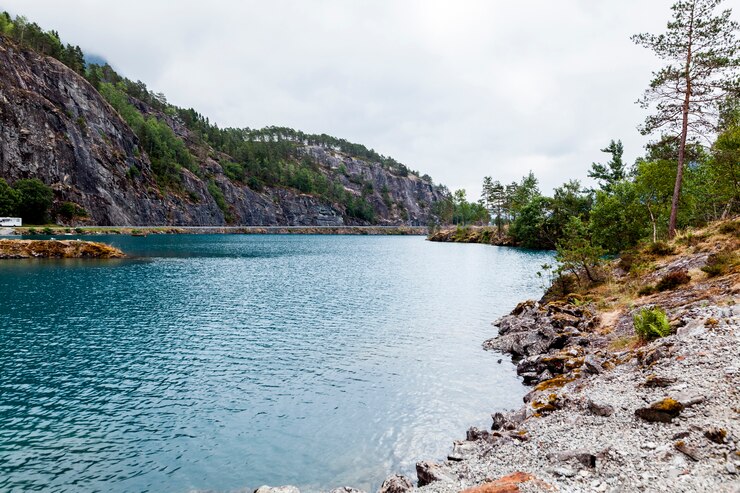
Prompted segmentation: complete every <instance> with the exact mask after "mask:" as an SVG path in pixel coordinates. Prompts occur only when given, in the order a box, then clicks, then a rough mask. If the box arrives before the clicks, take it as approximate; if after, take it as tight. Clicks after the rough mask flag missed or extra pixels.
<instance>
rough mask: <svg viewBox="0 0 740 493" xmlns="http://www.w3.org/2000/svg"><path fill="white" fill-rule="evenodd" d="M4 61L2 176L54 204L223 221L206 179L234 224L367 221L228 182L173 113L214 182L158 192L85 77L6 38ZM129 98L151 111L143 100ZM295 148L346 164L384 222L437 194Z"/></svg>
mask: <svg viewBox="0 0 740 493" xmlns="http://www.w3.org/2000/svg"><path fill="white" fill-rule="evenodd" d="M0 66H2V67H3V69H2V70H1V71H0V177H2V178H5V179H6V180H7V181H8V182H10V183H12V182H14V181H16V180H19V179H23V178H38V179H40V180H41V181H43V182H44V183H46V184H47V185H49V186H51V187H52V188H53V189H54V191H55V200H56V201H57V202H58V203H59V202H66V201H69V202H74V203H76V204H78V205H80V206H81V207H83V208H84V209H85V210H86V211H87V212H88V214H89V216H90V222H91V223H93V224H98V225H118V226H127V225H128V226H137V225H140V226H152V225H172V226H222V225H225V224H226V222H227V216H226V215H225V214H224V212H222V211H221V209H219V207H218V205H217V204H216V202H215V200H214V199H213V197H212V196H211V194H210V193H209V192H208V185H207V183H208V181H209V180H210V179H213V180H214V182H215V183H216V185H218V187H219V188H220V189H221V191H222V193H223V195H224V199H225V201H226V203H227V205H228V218H229V219H230V223H231V224H234V225H244V226H270V225H281V226H343V225H359V224H363V222H362V221H361V220H358V219H354V218H351V217H349V216H347V215H346V214H345V211H344V210H343V206H341V205H339V204H332V203H328V202H327V201H325V200H323V199H320V198H318V197H316V196H312V195H306V194H302V193H299V192H298V191H296V190H293V189H281V188H265V189H264V190H262V191H260V192H257V191H255V190H252V189H250V188H249V187H247V186H244V185H239V184H236V183H234V182H232V181H231V180H229V179H228V178H227V177H226V176H225V175H224V172H223V169H222V168H221V165H220V164H219V163H218V162H217V161H215V160H214V159H213V158H211V157H210V156H212V155H216V154H215V153H214V152H213V151H212V150H211V149H209V148H207V146H205V145H204V144H202V143H200V144H198V143H197V142H198V139H196V138H195V136H194V135H191V134H190V132H189V130H188V129H187V128H186V127H185V126H184V125H183V124H182V123H180V122H179V121H177V120H176V119H173V118H169V117H167V118H165V121H167V123H168V124H169V125H170V126H171V127H172V129H173V131H174V132H175V134H176V135H178V136H179V137H181V138H182V139H183V140H184V141H185V143H186V144H187V145H188V146H189V147H190V149H191V152H192V154H193V155H194V156H196V160H197V161H198V165H199V166H200V169H201V170H203V171H205V174H204V175H207V176H209V177H212V178H208V179H201V178H200V177H199V176H196V175H195V174H193V173H191V172H190V171H187V170H183V171H182V175H181V177H182V183H183V190H182V191H180V192H177V193H173V192H166V193H163V192H162V191H160V190H159V188H158V187H157V184H156V182H155V179H154V175H153V173H152V167H151V163H150V161H149V158H148V157H147V156H146V154H145V153H143V152H141V150H140V148H139V141H138V138H137V136H136V134H134V132H133V131H132V130H131V129H130V128H129V127H128V125H127V124H126V123H125V122H124V121H123V120H122V119H121V118H120V116H119V115H118V113H116V111H115V110H114V109H113V108H112V107H111V106H110V105H109V104H108V103H107V102H106V101H105V99H104V98H103V97H102V96H101V95H100V94H99V93H98V92H97V91H96V90H95V89H94V88H93V87H92V86H91V85H90V84H89V83H88V82H87V81H86V80H85V79H84V78H82V77H80V76H79V75H78V74H76V73H75V72H73V71H72V70H70V69H69V68H68V67H66V66H65V65H63V64H62V63H60V62H58V61H57V60H54V59H52V58H49V57H45V56H40V55H38V54H36V53H34V52H32V51H29V50H26V49H21V48H18V47H17V46H15V45H14V44H12V43H11V42H9V41H7V40H6V39H5V38H3V37H2V36H0ZM132 102H134V103H135V104H136V105H137V107H139V109H140V110H142V111H144V112H145V113H149V114H151V110H150V109H148V108H146V105H144V104H143V103H141V102H136V101H132ZM159 116H161V115H159ZM204 146H205V147H204ZM299 152H302V153H304V154H308V155H310V156H311V157H313V158H314V159H315V160H317V161H318V163H319V166H320V171H321V172H322V173H325V174H327V175H328V174H336V170H337V169H339V166H340V165H344V167H345V169H346V170H347V173H346V176H344V175H343V176H341V177H340V180H341V181H342V184H343V185H344V186H345V188H346V189H347V190H349V191H350V192H351V193H356V194H360V193H361V191H362V187H363V186H365V183H370V184H372V187H373V192H372V193H370V194H368V195H367V200H368V201H369V202H370V203H371V204H372V206H373V208H374V209H375V212H376V217H377V222H378V224H381V225H402V224H407V225H426V224H427V222H428V220H429V217H430V212H431V205H432V204H433V203H434V202H435V201H437V200H439V199H440V198H442V194H441V193H440V192H439V190H437V189H436V188H435V187H434V186H433V185H432V184H430V183H428V182H425V181H423V180H421V179H420V178H418V177H416V176H414V175H409V176H408V177H399V176H395V175H393V174H392V173H390V172H389V171H388V170H386V169H384V168H383V167H382V166H381V165H380V164H377V163H370V162H366V161H363V160H359V159H355V158H350V157H347V156H344V155H342V154H340V153H337V152H334V151H331V150H326V149H323V148H321V147H304V148H302V149H299ZM350 178H353V179H354V181H352V180H350ZM360 180H361V181H360ZM357 181H360V184H358V183H355V182H357ZM388 204H390V207H389V205H388Z"/></svg>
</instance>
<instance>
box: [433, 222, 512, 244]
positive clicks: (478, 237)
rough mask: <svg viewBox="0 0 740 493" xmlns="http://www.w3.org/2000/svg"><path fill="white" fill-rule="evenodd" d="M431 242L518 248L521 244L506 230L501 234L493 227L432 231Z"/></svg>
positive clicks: (467, 227)
mask: <svg viewBox="0 0 740 493" xmlns="http://www.w3.org/2000/svg"><path fill="white" fill-rule="evenodd" d="M427 239H428V240H429V241H435V242H441V243H481V244H484V245H494V246H511V247H516V246H519V244H518V243H517V242H516V241H514V238H512V237H511V236H509V234H508V233H507V232H506V230H504V231H502V232H500V233H499V231H498V229H496V228H495V227H493V226H457V227H455V228H440V229H437V230H434V231H430V232H429V235H428V236H427Z"/></svg>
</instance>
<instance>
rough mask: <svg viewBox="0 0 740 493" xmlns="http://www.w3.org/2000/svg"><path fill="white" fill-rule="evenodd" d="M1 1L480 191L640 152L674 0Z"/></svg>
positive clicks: (162, 82) (225, 103)
mask: <svg viewBox="0 0 740 493" xmlns="http://www.w3.org/2000/svg"><path fill="white" fill-rule="evenodd" d="M3 3H4V7H5V8H7V9H9V10H10V11H11V12H12V13H15V14H18V13H20V14H23V15H26V16H28V17H29V18H30V19H31V20H34V21H36V22H38V23H39V24H41V25H42V26H43V27H45V28H47V29H51V28H53V29H56V30H58V31H59V33H60V35H61V36H62V38H63V39H64V40H65V41H68V42H71V43H74V44H79V45H80V46H82V47H83V49H85V50H86V51H90V52H93V53H96V54H100V55H102V56H104V57H105V58H107V59H108V60H109V61H110V62H111V63H112V64H113V65H114V66H116V67H117V68H118V69H119V70H120V71H121V72H122V73H123V74H124V75H126V76H128V77H129V78H132V79H141V80H143V81H144V82H146V83H147V85H148V86H149V87H150V88H151V89H153V90H155V91H162V92H164V93H165V94H166V95H167V96H168V98H169V100H170V101H171V102H173V103H175V104H177V105H180V106H188V107H190V106H192V107H194V108H196V109H197V110H199V111H200V112H201V113H203V114H205V115H206V116H208V117H209V118H210V119H211V121H215V122H217V123H218V124H219V125H221V126H240V127H242V126H249V127H260V126H264V125H272V124H274V125H286V126H291V127H294V128H298V129H301V130H304V131H308V132H318V133H321V132H326V133H329V134H332V135H336V136H339V137H344V138H347V139H349V140H352V141H355V142H360V143H363V144H365V145H367V146H368V147H372V148H375V149H376V150H377V151H378V152H381V153H383V154H386V155H391V156H393V157H395V158H396V159H398V160H399V161H402V162H404V163H406V164H407V165H409V166H410V167H411V168H414V169H418V170H420V171H421V172H424V173H429V174H430V175H432V176H433V177H434V178H435V180H436V181H438V182H442V183H445V184H447V185H448V186H449V187H450V188H451V189H454V188H460V187H464V188H467V189H468V190H469V197H477V195H478V193H479V190H480V181H481V179H482V177H483V176H484V175H491V176H493V177H494V178H498V179H501V180H502V181H504V182H510V181H512V180H515V179H518V178H519V177H521V176H522V175H523V174H525V173H526V172H528V171H529V169H532V170H533V171H534V172H535V173H536V174H537V176H538V177H539V178H540V180H541V185H542V189H543V190H545V191H549V190H550V189H551V188H552V187H554V186H557V185H559V184H560V183H562V182H564V181H565V180H567V179H569V178H582V179H583V178H585V175H586V171H587V169H588V167H589V165H590V163H591V162H592V161H595V160H602V159H603V158H604V157H605V156H604V155H602V154H601V153H600V152H599V149H600V148H602V147H604V146H606V144H607V143H608V141H609V139H612V138H621V139H622V140H623V141H624V143H625V148H626V158H627V159H628V160H630V161H631V160H633V159H634V158H635V157H637V155H639V154H640V153H642V146H643V145H644V143H645V138H644V137H642V136H640V135H639V133H638V132H637V130H636V126H637V125H638V124H639V123H640V122H641V121H642V119H643V118H644V116H645V114H644V112H643V110H641V109H640V108H639V107H638V106H637V105H635V104H634V101H635V100H636V99H637V98H638V97H639V96H640V95H641V93H642V91H643V89H644V88H645V87H646V85H647V83H648V81H649V78H650V73H651V70H654V69H655V68H657V67H658V66H659V61H658V60H655V59H654V58H653V57H652V55H651V54H650V53H648V52H647V51H646V50H643V49H642V48H639V47H636V46H634V45H633V44H632V43H631V42H630V41H629V36H630V35H631V34H634V33H637V32H641V31H652V32H659V31H662V30H663V29H664V27H665V23H666V21H667V20H668V17H669V6H670V4H671V0H652V1H651V2H645V1H644V0H623V1H619V2H618V1H616V0H604V1H600V2H593V1H591V0H560V1H558V2H553V1H549V0H524V1H521V2H503V1H493V0H489V1H484V0H458V1H453V0H373V1H370V0H324V1H312V2H305V1H298V0H295V1H288V0H272V1H270V2H262V1H238V2H237V1H225V0H211V1H209V2H202V1H195V0H186V1H175V0H170V1H165V0H159V1H155V0H146V1H144V0H129V1H127V2H100V1H93V0H67V1H65V2H59V1H58V0H5V2H3ZM736 16H737V12H736Z"/></svg>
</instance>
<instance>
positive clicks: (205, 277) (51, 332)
mask: <svg viewBox="0 0 740 493" xmlns="http://www.w3.org/2000/svg"><path fill="white" fill-rule="evenodd" d="M96 239H98V240H100V239H101V238H99V237H97V238H96ZM103 240H104V241H109V242H111V243H113V244H114V245H116V246H118V247H120V248H122V249H124V251H126V252H128V253H130V254H132V255H134V256H136V258H134V259H131V260H124V261H12V262H10V261H8V262H4V263H2V264H0V324H1V327H0V375H1V376H2V378H1V379H0V490H13V491H15V490H20V489H25V490H53V491H79V490H84V491H90V490H103V491H144V490H150V491H181V492H185V491H188V490H191V489H208V490H215V491H231V490H236V489H252V488H255V487H257V486H259V485H260V484H265V483H267V484H287V483H290V484H296V485H299V486H301V487H303V488H304V489H307V490H311V489H320V488H326V487H330V486H338V485H342V484H349V485H353V486H356V487H361V488H365V489H372V488H375V487H377V486H378V485H379V483H380V481H382V480H383V478H384V477H385V476H386V475H388V474H389V473H391V472H395V471H399V470H401V471H405V472H407V473H410V474H411V473H412V471H413V467H414V463H415V461H416V460H418V459H421V458H425V459H428V458H435V457H438V458H441V457H443V456H444V455H445V454H446V453H447V451H448V450H449V447H450V443H451V441H452V440H453V439H457V438H460V437H461V436H462V435H463V434H464V431H465V429H467V427H468V426H471V425H476V426H480V427H485V426H488V425H489V422H490V418H489V415H490V413H491V412H493V411H496V410H500V409H503V408H513V407H515V406H517V405H518V404H519V403H520V402H521V396H522V395H523V393H524V391H523V388H522V386H521V384H520V382H519V381H518V379H517V378H516V374H515V371H514V369H513V366H512V365H511V364H510V363H509V362H508V359H506V358H505V359H504V361H503V362H502V363H501V364H497V363H496V362H497V360H498V357H497V356H496V355H494V354H491V353H487V352H485V351H483V350H482V349H481V346H480V344H481V342H482V341H483V340H484V339H485V338H487V337H490V336H491V334H492V328H491V326H490V322H491V321H492V320H493V319H494V318H496V317H497V316H499V315H502V314H503V313H505V312H507V311H508V310H510V309H511V308H512V307H513V306H514V305H515V304H516V303H517V302H518V301H520V300H522V299H524V298H527V297H531V296H536V295H538V294H539V288H538V282H537V279H536V276H535V275H534V273H535V272H536V270H537V269H538V268H539V266H540V265H541V264H542V263H544V262H546V261H547V260H548V259H549V254H546V253H540V252H525V251H517V250H512V249H505V248H497V247H490V246H483V245H454V244H436V243H429V242H425V241H424V240H423V239H422V238H418V237H372V236H371V237H366V236H362V237H352V236H238V235H228V236H149V237H146V238H130V237H118V236H111V237H105V238H103ZM412 475H413V474H412Z"/></svg>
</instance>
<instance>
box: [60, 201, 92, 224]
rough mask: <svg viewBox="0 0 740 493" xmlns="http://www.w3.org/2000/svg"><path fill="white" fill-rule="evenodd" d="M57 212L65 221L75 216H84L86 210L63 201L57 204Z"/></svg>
mask: <svg viewBox="0 0 740 493" xmlns="http://www.w3.org/2000/svg"><path fill="white" fill-rule="evenodd" d="M57 214H58V215H59V216H60V217H61V218H62V219H65V220H67V221H70V220H72V219H74V218H75V217H76V216H86V215H87V211H85V209H83V208H82V207H80V206H78V205H77V204H75V203H73V202H64V203H62V204H60V205H59V208H58V209H57Z"/></svg>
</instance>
